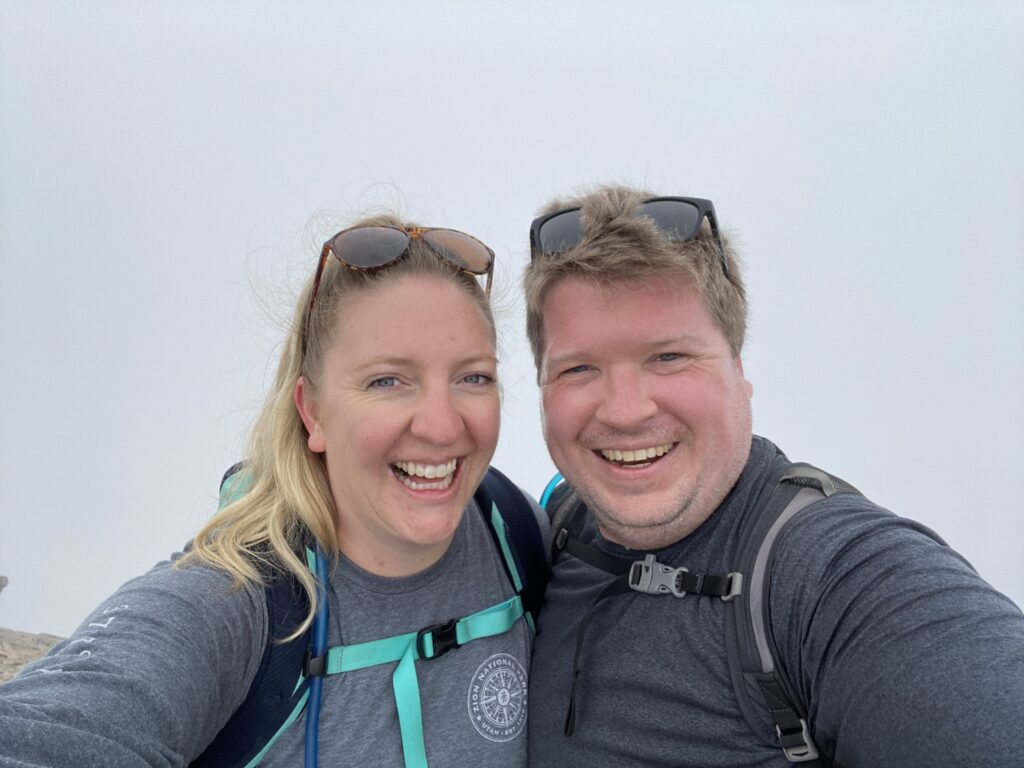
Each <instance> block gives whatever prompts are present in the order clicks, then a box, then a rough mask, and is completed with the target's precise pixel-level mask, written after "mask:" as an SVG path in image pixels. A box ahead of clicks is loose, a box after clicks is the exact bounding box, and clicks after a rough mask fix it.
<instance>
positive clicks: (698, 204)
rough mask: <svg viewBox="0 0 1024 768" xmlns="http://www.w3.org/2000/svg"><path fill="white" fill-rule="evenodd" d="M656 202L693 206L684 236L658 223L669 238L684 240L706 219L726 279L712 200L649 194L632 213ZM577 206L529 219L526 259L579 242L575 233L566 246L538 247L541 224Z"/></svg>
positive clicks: (725, 262) (698, 230)
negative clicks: (691, 220) (690, 226)
mask: <svg viewBox="0 0 1024 768" xmlns="http://www.w3.org/2000/svg"><path fill="white" fill-rule="evenodd" d="M660 202H676V203H686V204H687V205H689V206H691V207H693V208H696V209H697V224H696V226H695V227H694V228H693V231H692V232H690V233H689V234H686V235H685V236H680V233H679V230H678V229H672V230H667V229H664V228H662V227H661V226H660V225H659V227H658V228H659V229H661V231H662V232H664V233H665V234H666V235H667V236H669V237H670V238H671V239H673V240H678V241H679V242H685V241H687V240H690V239H692V238H693V237H695V236H696V235H697V233H698V232H700V228H701V226H702V225H703V223H704V219H707V220H708V224H709V225H710V226H711V234H712V236H713V237H714V238H715V244H716V245H717V246H718V258H719V261H720V262H721V264H722V272H723V273H724V274H725V277H726V279H729V262H728V260H727V259H726V256H725V244H724V243H722V236H721V235H720V234H719V231H718V217H717V216H716V215H715V204H714V203H712V202H711V201H710V200H705V199H704V198H701V197H649V198H647V199H646V200H643V201H642V202H641V203H640V204H639V205H637V207H636V209H634V211H633V215H634V216H643V215H645V214H644V211H643V208H644V206H645V205H647V204H648V203H660ZM579 210H580V208H579V207H576V208H565V209H563V210H561V211H555V212H553V213H548V214H545V215H544V216H539V217H537V218H536V219H534V220H533V222H532V223H531V224H530V261H533V260H535V259H537V258H538V257H540V256H554V255H556V254H558V253H562V252H564V251H566V250H568V249H569V248H572V247H573V246H575V245H576V244H577V243H578V242H579V237H577V239H576V241H575V242H573V243H570V244H568V245H567V246H565V247H564V248H562V249H560V250H558V251H548V250H544V249H543V248H542V247H541V230H542V229H543V228H544V225H545V224H547V223H548V222H549V221H551V219H555V218H557V217H559V216H564V215H565V214H567V213H573V212H577V211H579ZM648 218H651V219H653V220H654V222H655V224H657V223H658V220H657V219H655V218H654V217H653V216H648ZM578 234H579V235H580V236H582V234H583V228H582V227H580V229H579V233H578Z"/></svg>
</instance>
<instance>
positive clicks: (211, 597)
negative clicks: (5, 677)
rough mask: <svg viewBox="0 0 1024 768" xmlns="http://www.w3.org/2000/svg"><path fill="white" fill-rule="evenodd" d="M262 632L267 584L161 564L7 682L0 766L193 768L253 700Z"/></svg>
mask: <svg viewBox="0 0 1024 768" xmlns="http://www.w3.org/2000/svg"><path fill="white" fill-rule="evenodd" d="M266 633H267V628H266V605H265V600H264V597H263V591H262V589H259V588H242V589H233V588H232V586H231V580H230V578H229V577H228V576H227V575H226V574H223V573H220V572H217V571H214V570H211V569H208V568H205V567H199V566H196V567H188V568H182V569H177V568H173V567H172V566H171V564H170V563H167V562H165V563H161V564H158V565H157V566H156V567H154V568H153V570H151V571H149V572H148V573H146V574H145V575H143V576H140V577H138V578H136V579H133V580H132V581H129V582H128V583H127V584H125V585H124V586H122V587H121V588H120V589H119V590H118V591H117V592H115V593H114V595H113V596H111V598H110V599H109V600H107V601H106V602H105V603H104V604H103V605H101V606H100V607H99V608H97V609H96V610H95V611H94V612H93V613H92V615H90V616H89V617H88V618H87V619H86V620H85V621H84V622H83V623H82V625H81V626H80V627H79V628H78V629H77V630H76V631H75V633H74V634H73V635H72V636H71V637H70V638H68V639H67V640H65V641H63V642H61V643H59V644H58V645H57V646H56V647H54V649H53V650H52V651H50V653H49V654H48V655H47V656H44V657H43V658H42V659H38V660H37V661H35V662H33V663H31V664H29V665H28V666H26V667H25V668H24V669H23V670H22V671H21V672H20V673H19V675H18V676H17V677H16V678H15V679H13V680H11V681H9V682H8V683H6V684H5V685H3V686H0V766H3V767H4V768H14V767H17V768H22V767H23V766H26V767H27V766H71V765H74V766H76V768H87V767H89V766H121V767H122V768H130V767H132V766H184V765H188V764H189V763H190V762H191V760H192V759H193V758H194V757H196V756H197V755H198V754H200V753H201V752H202V750H203V749H204V748H205V746H206V745H207V744H208V743H209V742H210V741H211V740H212V739H213V737H214V736H215V735H216V733H217V732H218V731H219V730H220V728H221V727H222V726H223V724H224V723H225V722H226V721H227V719H228V718H229V717H230V715H231V713H232V712H233V711H234V710H235V709H236V708H237V707H238V705H239V704H240V703H241V702H242V700H243V699H244V698H245V695H246V693H247V691H248V689H249V685H250V684H251V681H252V679H253V677H254V676H255V673H256V670H257V668H258V666H259V663H260V660H261V658H262V654H263V647H264V643H265V638H266Z"/></svg>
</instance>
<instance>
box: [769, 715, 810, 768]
mask: <svg viewBox="0 0 1024 768" xmlns="http://www.w3.org/2000/svg"><path fill="white" fill-rule="evenodd" d="M775 735H776V736H778V737H779V744H781V745H782V751H783V753H784V754H785V755H786V759H787V760H789V762H791V763H806V762H809V761H811V760H817V759H818V748H817V747H816V746H814V739H812V738H811V733H810V731H809V730H808V729H807V721H806V720H805V719H804V718H802V717H801V718H800V730H799V731H787V732H785V733H784V732H783V731H782V729H781V728H780V727H779V726H778V725H776V726H775Z"/></svg>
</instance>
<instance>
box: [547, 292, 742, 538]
mask: <svg viewBox="0 0 1024 768" xmlns="http://www.w3.org/2000/svg"><path fill="white" fill-rule="evenodd" d="M543 312H544V339H545V349H544V351H543V361H542V368H541V389H542V404H543V416H544V436H545V439H546V440H547V444H548V450H549V451H550V452H551V457H552V459H553V460H554V462H555V464H556V465H557V466H558V468H559V470H560V471H561V472H562V474H563V475H565V477H566V479H567V480H568V481H569V483H570V484H571V485H572V486H573V488H575V489H576V491H577V492H578V493H579V495H580V496H581V497H582V498H583V500H584V501H585V502H586V503H587V506H588V507H589V508H590V509H591V510H592V511H593V513H594V515H595V516H596V518H597V521H598V523H599V525H600V527H601V532H602V533H603V534H604V536H605V537H606V538H608V539H610V540H612V541H615V542H618V543H620V544H622V545H624V546H627V547H631V548H636V549H650V548H656V547H661V546H666V545H668V544H671V543H673V542H675V541H678V540H679V539H681V538H683V537H684V536H686V535H688V534H689V533H690V532H692V531H693V530H694V529H696V528H697V527H698V526H699V525H700V524H701V523H703V522H704V521H705V520H706V519H707V518H708V517H709V516H710V515H711V513H712V512H714V510H715V509H716V508H717V507H718V505H719V503H720V502H721V501H722V500H723V499H724V498H725V496H726V495H727V494H728V492H729V490H730V489H731V488H732V486H733V484H734V483H735V482H736V479H737V478H738V477H739V474H740V472H741V471H742V470H743V467H744V465H745V463H746V460H747V456H748V454H749V452H750V439H751V412H750V396H751V392H752V389H751V385H750V383H749V382H748V381H747V380H746V379H745V378H744V377H743V367H742V364H741V362H740V359H739V358H738V357H736V358H734V357H733V355H732V352H731V349H730V347H729V343H728V341H727V340H726V338H725V336H724V334H723V333H722V332H721V330H719V328H718V326H717V325H715V323H714V321H713V320H712V319H711V316H710V315H709V314H708V312H707V310H706V309H705V308H704V303H703V301H702V300H701V296H700V294H699V293H698V292H697V290H696V289H694V288H693V287H692V286H690V285H689V284H688V283H687V282H685V281H682V280H681V279H678V278H658V279H651V280H649V281H646V282H638V281H632V280H624V281H622V282H619V283H616V284H614V285H613V286H607V285H606V286H601V285H599V284H597V283H595V282H593V281H591V280H586V279H583V278H577V277H568V278H563V279H562V280H561V281H560V282H558V283H557V284H556V285H555V287H554V288H552V289H551V290H550V291H549V292H548V295H547V297H546V299H545V301H544V305H543Z"/></svg>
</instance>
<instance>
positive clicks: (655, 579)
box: [629, 555, 690, 597]
mask: <svg viewBox="0 0 1024 768" xmlns="http://www.w3.org/2000/svg"><path fill="white" fill-rule="evenodd" d="M689 572H690V569H689V568H673V567H671V566H669V565H663V564H662V563H659V562H658V560H657V558H655V556H654V555H647V556H646V557H645V558H644V559H643V560H637V561H636V562H634V563H633V564H632V565H631V566H630V567H629V587H630V589H635V590H636V591H637V592H646V593H647V594H649V595H668V594H671V595H675V596H676V597H685V596H686V590H685V589H683V585H682V575H683V574H684V573H689Z"/></svg>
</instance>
